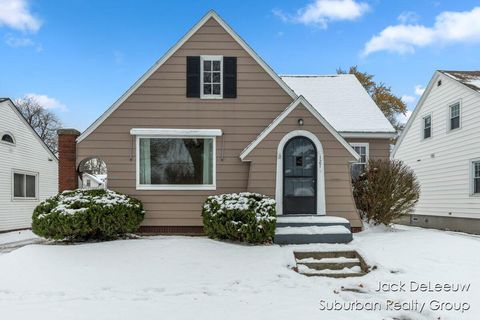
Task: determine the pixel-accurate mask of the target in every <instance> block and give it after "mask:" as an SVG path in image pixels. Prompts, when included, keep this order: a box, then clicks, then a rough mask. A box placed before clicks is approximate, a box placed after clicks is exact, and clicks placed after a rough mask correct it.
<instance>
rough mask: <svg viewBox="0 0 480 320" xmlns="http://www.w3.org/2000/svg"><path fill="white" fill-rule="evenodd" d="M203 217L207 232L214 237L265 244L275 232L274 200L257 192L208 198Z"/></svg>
mask: <svg viewBox="0 0 480 320" xmlns="http://www.w3.org/2000/svg"><path fill="white" fill-rule="evenodd" d="M202 216H203V228H204V231H205V233H206V235H207V236H209V237H210V238H214V239H228V240H233V241H242V242H248V243H265V242H271V241H272V240H273V236H274V234H275V223H276V219H277V218H276V210H275V200H273V199H270V198H268V197H267V196H264V195H261V194H257V193H249V192H242V193H238V194H237V193H232V194H222V195H216V196H211V197H208V198H207V200H206V201H205V204H204V205H203V211H202Z"/></svg>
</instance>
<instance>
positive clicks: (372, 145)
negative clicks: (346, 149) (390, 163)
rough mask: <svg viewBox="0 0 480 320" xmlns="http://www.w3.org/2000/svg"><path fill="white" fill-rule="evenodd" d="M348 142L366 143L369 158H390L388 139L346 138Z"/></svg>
mask: <svg viewBox="0 0 480 320" xmlns="http://www.w3.org/2000/svg"><path fill="white" fill-rule="evenodd" d="M345 140H347V142H348V143H350V144H351V143H368V152H369V155H368V157H369V159H383V160H387V159H390V139H373V138H368V139H364V138H346V139H345Z"/></svg>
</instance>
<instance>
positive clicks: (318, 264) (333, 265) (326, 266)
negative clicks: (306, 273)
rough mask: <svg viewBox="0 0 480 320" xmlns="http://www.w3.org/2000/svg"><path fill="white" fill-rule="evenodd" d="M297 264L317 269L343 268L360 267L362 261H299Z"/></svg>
mask: <svg viewBox="0 0 480 320" xmlns="http://www.w3.org/2000/svg"><path fill="white" fill-rule="evenodd" d="M297 264H302V265H304V266H307V267H308V268H310V269H315V270H325V269H329V270H341V269H345V268H349V269H350V268H353V267H360V262H299V261H297Z"/></svg>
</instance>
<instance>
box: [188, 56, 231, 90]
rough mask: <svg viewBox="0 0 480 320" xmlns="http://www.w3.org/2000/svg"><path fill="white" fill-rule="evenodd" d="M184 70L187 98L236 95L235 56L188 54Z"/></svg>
mask: <svg viewBox="0 0 480 320" xmlns="http://www.w3.org/2000/svg"><path fill="white" fill-rule="evenodd" d="M186 71H187V79H186V80H187V81H186V97H187V98H202V99H225V98H230V99H231V98H236V97H237V57H223V56H189V57H187V63H186Z"/></svg>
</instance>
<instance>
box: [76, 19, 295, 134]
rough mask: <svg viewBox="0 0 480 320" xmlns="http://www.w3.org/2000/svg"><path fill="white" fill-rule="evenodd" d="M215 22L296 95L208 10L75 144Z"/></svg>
mask: <svg viewBox="0 0 480 320" xmlns="http://www.w3.org/2000/svg"><path fill="white" fill-rule="evenodd" d="M212 19H213V20H214V21H215V22H217V23H218V24H219V25H220V26H221V27H222V28H223V29H224V30H225V31H226V32H227V33H228V34H229V35H230V36H231V37H232V38H233V39H234V40H235V41H236V42H237V43H238V44H239V45H240V46H241V47H242V48H243V49H244V50H245V51H246V52H247V53H248V54H249V55H250V56H251V57H252V58H253V59H254V60H255V61H256V62H257V63H258V64H259V65H260V66H261V67H262V68H263V69H264V70H265V72H266V73H267V74H268V75H269V76H270V77H271V78H272V79H273V80H274V81H275V82H276V83H277V84H278V85H279V86H280V87H281V88H282V89H283V90H284V91H285V92H286V93H287V94H288V95H289V96H290V97H291V98H292V99H296V98H297V95H296V94H295V92H293V90H292V89H291V88H290V87H289V86H288V85H287V84H286V83H285V82H284V81H283V80H282V79H281V78H280V76H278V74H277V73H275V72H274V71H273V69H272V68H271V67H270V66H269V65H268V64H267V63H266V62H265V61H264V60H263V59H262V58H260V56H259V55H258V54H257V53H256V52H255V51H254V50H253V49H252V48H251V47H250V46H249V45H248V44H247V43H246V42H245V41H244V40H243V39H242V38H241V37H240V36H239V35H238V34H237V33H236V32H235V31H234V30H233V29H232V28H231V27H230V26H229V25H228V24H227V23H226V22H225V21H224V20H223V19H222V18H221V17H220V16H219V15H218V14H217V13H216V12H215V11H213V10H210V11H209V12H208V13H207V14H206V15H204V16H203V18H202V19H200V21H199V22H197V23H196V24H195V25H194V26H193V27H192V28H191V29H190V30H189V31H188V32H187V33H186V34H185V35H184V36H183V37H182V38H181V39H180V40H179V41H178V42H177V43H176V44H175V45H174V46H173V47H171V48H170V49H169V50H168V51H167V52H166V53H165V54H164V55H163V56H162V57H161V58H160V59H159V60H158V61H157V62H156V63H155V64H154V65H153V66H152V67H151V68H150V69H148V71H147V72H146V73H145V74H143V76H142V77H141V78H140V79H138V80H137V81H136V82H135V83H134V84H133V85H132V86H131V87H130V88H129V89H128V90H127V91H126V92H125V93H124V94H123V95H122V96H121V97H120V98H119V99H118V100H117V101H115V103H114V104H113V105H112V106H110V108H108V109H107V110H106V111H105V112H104V113H103V114H102V115H101V116H100V117H99V118H98V119H97V120H96V121H95V122H94V123H93V124H91V125H90V126H89V127H88V128H87V129H86V130H85V131H84V132H83V133H82V134H81V135H80V136H79V137H78V138H77V142H81V141H82V140H84V139H85V138H86V137H87V136H88V135H89V134H90V133H92V132H93V131H94V130H95V129H96V128H97V127H98V126H99V125H100V124H102V122H104V121H105V120H106V119H107V118H108V117H109V116H110V114H112V113H113V112H114V111H115V110H116V109H117V108H118V107H119V106H120V105H121V104H122V103H123V102H124V101H125V100H127V99H128V97H130V96H131V95H132V94H133V93H134V92H135V91H136V90H137V89H138V88H139V87H140V86H141V85H142V84H143V83H144V82H145V81H146V80H147V79H148V78H149V77H150V76H152V74H153V73H154V72H155V71H157V70H158V69H159V68H160V67H161V66H162V65H163V64H164V63H165V62H166V61H167V60H168V59H169V58H170V57H171V56H172V55H173V54H175V52H177V50H179V49H180V48H181V47H182V46H183V45H184V44H185V43H186V42H187V41H188V40H189V39H190V38H191V37H192V36H193V35H194V34H195V33H196V32H197V31H198V30H199V29H200V28H201V27H202V26H204V25H205V24H207V23H208V22H209V21H211V20H212Z"/></svg>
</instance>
